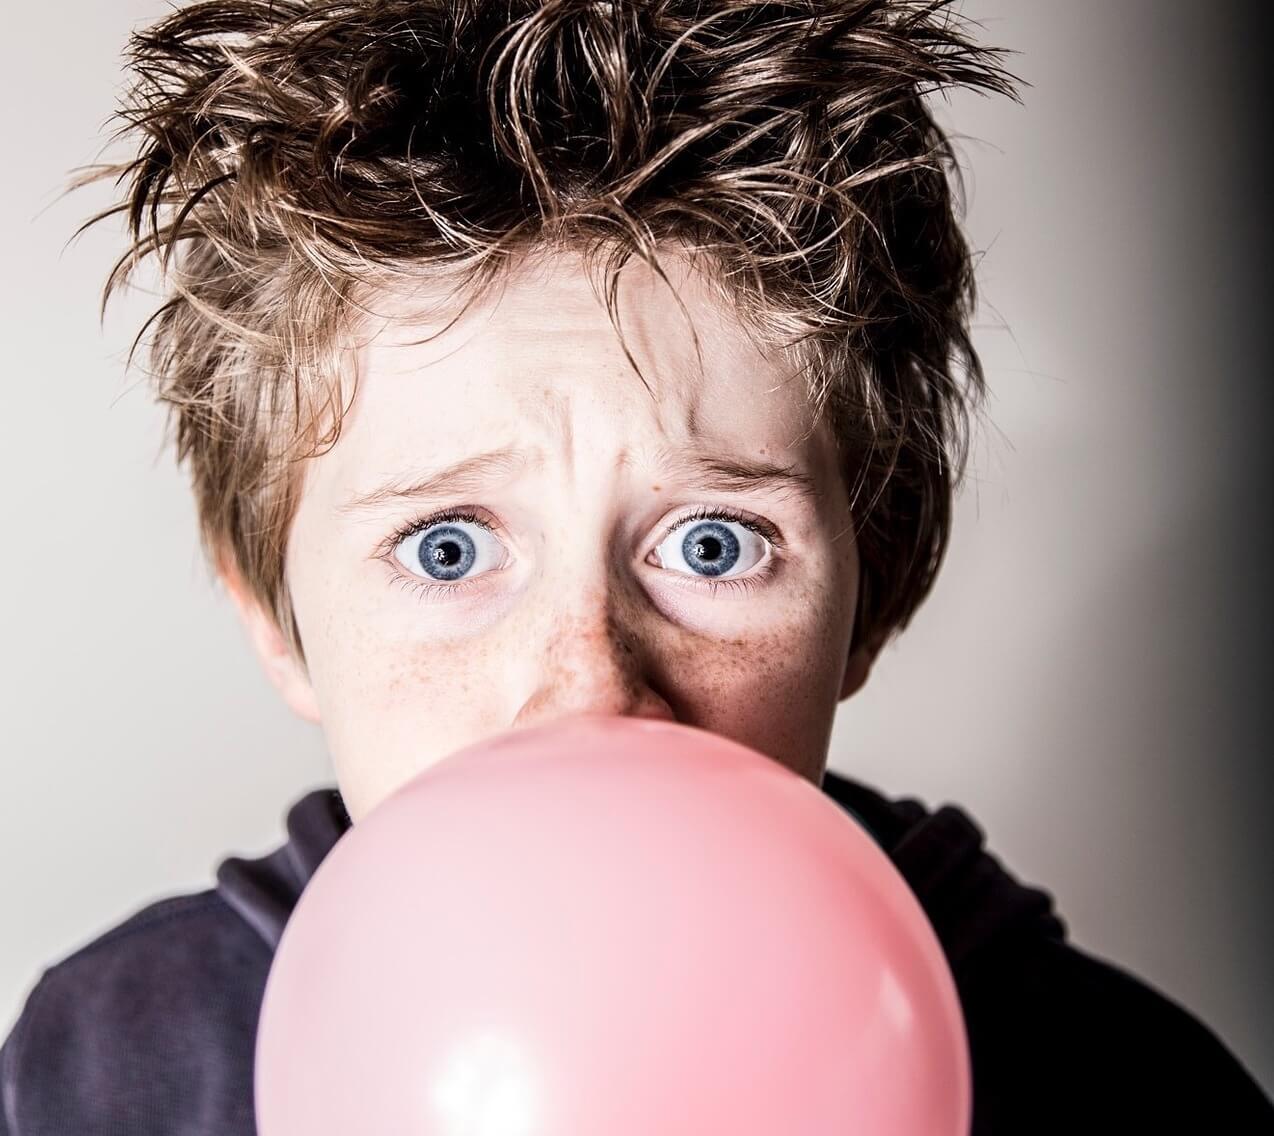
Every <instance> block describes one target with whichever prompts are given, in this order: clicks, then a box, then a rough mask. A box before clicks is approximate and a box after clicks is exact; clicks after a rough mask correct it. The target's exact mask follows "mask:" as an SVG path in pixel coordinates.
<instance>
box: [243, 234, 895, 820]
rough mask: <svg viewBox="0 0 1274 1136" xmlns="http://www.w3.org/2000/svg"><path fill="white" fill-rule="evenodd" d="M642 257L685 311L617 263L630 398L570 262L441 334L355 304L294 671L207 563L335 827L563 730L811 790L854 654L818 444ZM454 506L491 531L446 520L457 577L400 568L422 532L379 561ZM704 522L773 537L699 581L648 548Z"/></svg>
mask: <svg viewBox="0 0 1274 1136" xmlns="http://www.w3.org/2000/svg"><path fill="white" fill-rule="evenodd" d="M660 263H661V265H662V266H663V268H664V270H665V272H666V273H667V275H668V278H669V283H671V285H672V287H673V288H675V290H676V293H677V295H679V296H680V299H681V302H682V303H683V304H684V305H685V309H686V310H685V312H683V311H682V309H681V307H680V306H679V304H678V302H677V296H675V295H674V294H673V292H672V291H670V289H669V285H668V284H667V283H665V282H664V281H662V280H660V279H659V278H658V276H657V275H656V274H655V272H654V271H653V270H651V269H650V268H649V267H648V266H647V265H646V264H645V263H644V262H641V261H640V260H634V261H631V262H630V263H629V264H628V265H627V266H626V267H625V269H624V271H623V273H622V275H621V283H620V289H619V304H620V316H621V322H622V327H623V329H624V335H625V337H626V339H627V340H628V343H629V347H630V349H631V350H632V352H633V355H634V357H635V359H636V361H637V363H638V365H639V366H640V368H641V371H642V374H643V375H644V376H645V378H646V381H647V383H649V384H650V388H651V390H650V391H647V389H646V387H645V386H643V384H642V382H641V380H640V379H639V378H638V376H637V375H636V374H635V373H634V372H633V371H632V369H631V367H630V366H629V364H628V362H627V360H626V359H625V357H624V354H623V349H622V346H621V344H620V342H619V340H618V338H617V337H616V335H615V332H614V330H613V328H612V326H611V324H610V323H609V321H608V319H607V316H606V312H605V309H604V306H603V305H602V303H601V302H600V301H599V299H598V298H597V296H596V294H595V293H594V292H593V290H592V288H591V287H590V284H589V281H588V279H587V277H586V276H585V275H584V273H583V271H582V269H581V267H580V264H579V262H578V260H577V258H576V257H575V255H574V254H572V253H569V252H555V253H552V254H548V255H544V256H541V257H539V258H538V259H537V260H535V261H532V262H528V263H526V264H524V265H523V266H522V267H521V268H519V270H518V271H517V272H516V273H515V274H514V275H513V276H512V277H511V278H510V280H509V282H508V284H507V286H506V287H505V288H504V290H503V292H500V291H497V292H495V293H493V294H492V296H491V297H490V298H489V299H487V300H485V301H484V302H482V303H479V304H475V305H473V306H472V307H471V308H470V310H469V311H468V312H467V313H466V314H465V316H464V317H463V318H462V319H461V320H460V321H459V322H457V323H456V324H455V325H453V326H452V327H451V328H450V329H448V330H447V331H445V332H443V334H442V335H440V336H439V337H438V338H437V339H435V340H434V341H432V342H429V343H421V342H419V341H420V340H421V339H422V338H424V337H425V336H426V335H428V334H431V333H433V332H435V331H437V330H438V329H439V328H441V327H442V326H443V325H444V324H445V323H446V322H447V318H449V316H443V317H438V318H434V317H428V318H425V319H422V317H421V314H420V313H421V305H420V303H419V299H417V300H416V302H415V303H414V304H408V303H407V302H405V300H404V299H402V298H398V299H395V298H394V297H390V296H386V295H382V296H380V297H378V299H377V300H376V302H375V303H374V305H373V307H374V309H375V311H376V312H377V313H378V315H381V316H385V317H392V318H383V319H378V320H372V321H368V323H367V326H366V330H365V334H363V335H362V336H361V337H360V342H359V344H358V345H357V347H356V348H354V349H353V360H352V361H353V364H354V366H356V368H357V374H358V376H359V380H358V389H357V394H356V396H355V398H354V400H353V403H352V406H351V409H350V410H349V412H348V413H347V415H346V418H345V420H344V423H343V426H342V432H341V435H340V438H339V439H338V441H337V442H336V444H335V445H334V446H333V447H332V448H331V449H330V450H328V451H327V452H326V453H324V454H321V455H319V456H318V457H315V458H311V459H309V461H308V462H307V465H306V468H305V470H304V483H303V489H302V493H301V498H300V503H299V505H298V508H297V512H296V516H295V518H294V520H293V524H292V528H291V530H290V533H289V537H288V546H287V557H286V571H287V578H288V583H289V587H290V589H291V595H292V600H293V604H294V607H295V612H296V618H297V623H298V626H299V628H300V632H301V639H302V642H303V643H304V645H305V652H306V656H307V658H306V665H302V664H301V663H300V662H299V661H298V660H297V659H295V658H294V657H293V656H291V655H290V654H289V652H288V651H287V649H286V647H285V645H284V642H283V640H282V637H281V636H280V635H279V633H278V630H277V628H276V627H275V626H274V624H273V623H272V621H271V620H270V619H269V617H268V616H267V615H265V614H264V612H263V611H262V609H261V608H260V607H259V606H258V605H257V604H256V603H255V602H254V600H253V599H252V598H251V597H250V596H248V595H247V594H245V590H244V588H243V587H242V586H241V584H240V582H239V581H238V579H237V578H236V576H235V574H234V572H233V570H232V569H229V568H223V571H222V575H223V579H224V581H225V583H226V585H227V588H228V590H229V592H230V594H231V595H232V597H233V598H234V600H235V604H236V608H237V610H238V612H239V615H240V616H241V618H242V619H243V621H244V623H245V626H246V627H247V629H248V632H249V636H250V638H251V641H252V643H253V646H254V648H255V650H256V652H257V654H258V655H259V657H260V659H261V661H262V663H263V665H264V667H265V669H266V673H267V674H268V675H269V677H270V679H271V681H272V682H274V684H275V685H276V686H277V687H278V688H279V690H280V692H281V693H282V695H283V697H284V698H285V699H286V701H287V702H288V704H289V705H290V706H291V707H292V709H293V710H294V711H295V712H296V713H298V714H299V715H301V716H302V717H303V718H305V719H307V720H309V721H312V722H315V723H318V724H319V725H320V726H321V728H322V730H323V732H324V735H325V739H326V742H327V744H328V747H329V751H330V753H331V756H332V760H333V766H334V769H335V772H336V776H337V781H338V783H339V786H340V789H341V793H342V796H343V798H344V800H345V804H346V807H347V808H348V810H349V812H350V815H351V817H352V818H353V820H354V821H355V823H357V821H358V820H359V819H360V818H361V817H363V816H365V815H366V814H367V813H368V812H369V811H370V810H371V809H372V808H374V807H375V806H376V805H377V804H378V803H379V802H380V801H381V800H383V799H384V798H385V797H386V796H388V795H389V794H391V793H392V792H393V791H394V790H395V789H397V788H398V787H400V786H401V785H402V784H404V783H405V782H406V781H407V780H409V779H411V778H412V777H413V776H414V775H415V774H417V773H418V772H420V771H421V770H423V769H424V768H425V767H427V766H429V765H430V764H432V763H434V762H436V761H438V760H439V759H441V758H442V757H444V756H446V755H447V754H448V753H451V752H453V751H455V750H457V749H459V748H461V747H463V746H467V745H470V744H472V743H474V742H476V741H479V740H480V739H482V738H484V737H488V736H490V735H493V734H496V733H499V732H502V731H504V730H508V729H515V728H520V727H525V726H532V725H540V724H543V723H546V722H549V721H552V720H554V719H557V718H560V717H564V716H568V715H572V714H586V713H600V714H624V715H634V716H645V717H657V718H667V719H673V720H677V721H680V722H685V723H688V724H690V725H694V726H699V727H701V728H704V729H708V730H712V731H714V732H716V733H719V734H722V735H725V736H726V737H730V738H733V739H735V740H737V741H740V742H743V743H744V744H746V745H749V746H752V747H753V748H754V749H757V750H759V751H761V752H762V753H765V754H768V755H769V756H770V757H772V758H774V759H776V760H778V761H780V762H782V763H783V764H784V765H786V766H788V767H789V768H791V769H793V770H795V771H796V772H797V773H799V774H801V775H802V776H804V777H806V778H808V779H809V780H811V781H812V782H813V783H815V784H819V783H820V782H821V779H822V776H823V770H824V768H825V765H826V759H827V746H828V741H829V737H830V733H831V727H832V720H833V717H834V713H835V709H836V704H837V701H838V700H839V699H844V698H848V697H849V696H850V695H851V694H853V693H854V692H855V691H856V690H857V689H858V688H859V687H860V686H861V685H862V683H863V682H864V681H865V680H866V678H867V675H868V672H869V670H870V665H871V662H872V659H873V658H874V655H875V653H876V650H877V649H878V646H879V645H878V644H868V645H866V646H864V647H863V648H860V649H859V650H858V651H856V652H855V654H854V655H853V656H850V654H849V643H850V638H851V634H852V631H853V614H854V600H855V597H856V595H857V589H858V574H859V564H858V556H857V551H856V549H855V544H854V539H853V528H852V524H851V519H850V512H849V504H848V499H847V494H846V490H845V486H844V482H843V479H842V477H841V476H840V474H839V472H838V470H837V462H836V455H835V447H834V443H833V440H832V437H831V435H830V432H829V431H828V430H827V428H826V427H825V426H823V425H821V424H820V425H819V426H818V427H817V428H816V429H814V430H811V429H810V426H811V417H810V413H809V409H808V405H807V401H806V396H805V392H804V388H803V384H802V382H801V380H800V379H799V378H798V377H795V375H794V371H793V368H792V366H791V363H790V362H789V361H787V360H786V359H785V358H784V357H782V356H779V355H777V354H769V353H766V352H764V351H762V350H761V349H759V348H758V347H757V346H756V345H754V344H753V343H752V342H751V341H750V340H749V339H748V337H747V335H746V334H745V333H744V329H743V328H742V327H741V326H740V325H739V324H738V322H737V321H736V320H735V318H734V317H733V316H732V315H731V314H730V313H729V312H728V310H727V308H726V307H725V306H724V305H723V304H722V303H721V302H720V301H719V300H718V299H717V297H716V296H715V295H714V294H713V292H712V290H711V289H710V287H709V286H708V284H707V282H706V280H705V279H704V278H703V277H702V276H701V275H700V274H699V271H698V270H697V269H695V268H693V267H691V266H690V265H689V263H688V262H687V261H685V260H683V259H681V258H678V257H669V256H667V255H661V257H660ZM687 316H688V317H689V319H690V320H692V321H693V324H694V328H695V329H696V330H697V331H698V335H699V340H700V345H701V350H702V369H701V368H700V364H699V362H698V359H697V357H696V354H695V349H694V343H693V337H692V333H691V326H690V324H689V323H688V322H687ZM504 446H509V447H515V448H517V449H519V450H523V451H525V452H526V453H527V454H528V457H527V459H526V460H525V461H524V462H521V463H517V462H514V463H506V465H505V466H504V467H503V469H504V473H505V474H506V475H507V476H506V479H505V480H504V481H503V483H500V484H493V485H488V486H486V487H483V488H479V487H478V486H476V485H474V484H470V485H467V486H459V487H456V488H455V489H454V490H452V491H450V492H446V493H444V494H442V495H440V496H437V497H433V498H430V499H428V500H425V499H421V500H382V501H380V502H379V503H374V504H371V505H366V506H363V507H360V508H358V509H353V508H350V507H348V505H349V502H350V501H351V499H353V498H356V497H359V496H363V495H366V494H368V493H369V492H370V491H371V490H374V489H376V488H379V487H381V486H382V485H383V484H385V483H387V482H392V483H395V484H399V485H402V484H409V483H411V482H412V481H417V480H419V479H420V477H421V476H422V474H424V473H427V472H433V471H435V470H437V469H439V468H441V467H443V466H446V465H449V464H451V463H453V462H456V461H459V460H461V459H464V458H469V457H472V456H474V455H476V454H479V453H482V452H484V451H488V450H492V449H496V448H499V447H504ZM661 452H662V453H665V454H670V455H672V456H674V457H688V456H692V455H695V454H699V455H703V454H713V455H724V456H728V457H730V458H734V459H740V458H742V459H747V460H752V461H756V460H760V461H766V462H770V463H776V464H778V465H782V466H791V467H793V468H794V469H795V470H796V471H798V472H800V473H802V474H804V475H805V476H806V477H808V479H809V480H810V482H811V483H812V486H813V487H814V489H815V496H814V499H813V500H808V499H807V498H806V497H805V496H804V495H803V494H801V493H799V492H796V491H794V490H793V489H791V488H790V487H786V486H781V487H777V488H775V487H767V488H764V489H762V488H756V487H747V488H741V487H740V488H733V487H732V488H729V489H720V488H715V489H707V488H705V487H704V485H703V482H702V479H701V478H699V477H696V476H693V475H689V474H686V473H678V472H675V471H673V470H672V469H670V468H669V467H668V466H667V465H666V464H665V463H663V462H661V461H659V454H660V453H661ZM453 507H458V508H463V509H467V510H468V511H470V512H472V513H473V514H474V515H475V516H477V517H479V518H480V519H481V520H483V521H485V522H487V523H488V524H490V525H491V526H492V532H490V533H486V532H484V531H483V530H482V529H481V527H480V526H478V525H475V524H471V523H469V522H448V523H451V524H454V525H455V526H456V527H457V528H460V529H461V530H462V531H463V532H464V533H465V534H467V535H468V536H469V538H470V539H471V540H472V541H473V542H474V543H473V547H474V548H475V549H477V550H478V552H479V556H480V559H479V561H478V562H477V563H476V564H475V565H474V566H473V568H471V569H470V570H469V572H468V575H467V576H466V577H463V579H464V580H465V586H464V587H462V588H460V589H459V590H451V591H447V590H445V589H447V588H448V587H450V588H452V589H455V584H454V583H452V584H448V583H446V582H444V581H439V580H437V579H436V578H434V577H433V576H431V575H430V574H429V568H428V565H427V564H426V565H422V564H421V562H420V559H419V552H420V545H421V540H422V538H423V536H424V535H425V532H427V530H425V532H422V533H417V534H415V535H413V536H409V537H407V538H406V539H405V540H402V541H400V542H399V543H398V544H397V546H395V545H394V534H395V532H397V531H401V530H402V529H403V528H404V527H405V526H407V525H408V524H409V523H410V522H414V521H416V520H419V519H420V518H422V517H425V516H427V515H428V514H430V513H432V512H436V511H438V510H441V509H445V508H453ZM717 507H727V508H730V509H733V510H736V511H738V512H740V513H742V514H743V515H744V516H745V517H747V518H750V519H759V520H762V521H766V522H768V523H769V524H770V525H772V526H774V528H775V529H776V530H777V535H778V536H779V537H780V540H779V541H770V540H768V539H766V538H757V537H755V536H753V535H752V534H751V533H750V532H749V530H748V529H747V528H745V527H744V526H743V525H741V524H739V523H738V522H736V521H727V522H723V523H724V524H725V527H726V528H727V529H728V530H729V532H730V533H732V534H733V535H734V536H735V537H736V538H738V539H739V540H740V542H741V552H740V559H739V560H738V562H737V564H736V565H735V566H734V567H731V568H730V569H729V570H728V571H727V572H725V573H724V574H723V575H722V576H721V577H720V578H719V579H718V580H716V581H712V582H710V577H708V576H706V575H704V574H703V571H702V562H699V563H698V564H696V565H691V564H690V562H689V561H687V560H685V559H682V558H680V557H678V556H677V554H676V550H677V549H679V548H680V547H681V546H682V542H683V539H684V537H685V536H686V535H687V534H688V533H689V532H690V531H691V530H693V529H695V527H696V526H697V525H702V524H703V523H704V522H703V521H701V520H691V521H689V522H687V523H685V524H683V525H681V526H680V527H678V528H677V529H676V530H675V532H674V534H672V535H671V536H669V535H667V534H666V530H667V529H668V527H669V525H671V524H673V523H674V522H676V521H678V520H679V519H680V518H681V517H682V516H684V515H688V514H690V513H692V512H693V511H694V510H696V509H701V508H717ZM455 548H456V546H455V545H454V544H453V545H451V546H450V552H452V553H454V552H455ZM444 555H446V553H444ZM758 557H759V559H758ZM754 561H755V563H753V562H754ZM727 579H728V580H731V581H733V582H734V586H720V585H721V584H722V582H723V581H724V580H727ZM744 580H751V582H752V583H754V585H755V586H754V587H752V588H750V589H745V588H743V587H741V586H739V582H740V581H744ZM712 583H716V584H717V585H718V586H717V587H716V588H715V589H714V588H713V586H712ZM419 585H432V586H433V589H434V590H433V592H432V594H430V593H422V592H421V591H420V590H418V586H419Z"/></svg>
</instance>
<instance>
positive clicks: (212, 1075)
mask: <svg viewBox="0 0 1274 1136" xmlns="http://www.w3.org/2000/svg"><path fill="white" fill-rule="evenodd" d="M270 960H271V952H270V951H269V950H268V949H267V948H266V946H265V945H264V944H263V943H262V942H261V941H260V939H259V937H258V936H256V935H255V934H254V933H253V932H252V930H251V928H249V927H248V926H247V925H245V924H244V922H243V920H242V919H240V918H239V917H238V915H237V914H236V913H235V912H234V911H233V910H232V909H231V908H230V907H229V906H228V905H227V904H226V903H225V901H224V900H223V899H222V898H221V897H220V896H219V895H218V893H217V892H216V891H215V890H213V889H209V890H207V891H202V892H197V893H194V894H189V895H180V896H172V897H169V898H166V899H162V900H159V901H157V902H155V903H152V904H150V905H148V906H147V907H144V908H142V909H141V910H140V911H138V912H136V913H135V914H133V915H131V916H130V917H128V918H127V919H125V920H123V921H122V922H121V923H119V924H118V925H116V926H114V927H112V928H111V929H110V930H108V931H106V932H104V933H103V934H102V935H100V936H98V937H97V938H96V939H94V940H93V941H92V942H90V943H88V944H87V945H85V946H83V947H81V948H80V949H78V950H76V951H75V952H74V953H73V954H71V955H69V956H68V957H66V958H64V959H62V960H61V961H60V962H57V963H55V964H54V965H52V966H50V967H48V968H46V969H45V970H44V971H43V972H42V973H41V975H40V977H39V980H38V981H37V982H36V984H35V986H34V987H33V988H32V989H31V991H30V993H29V994H28V996H27V998H26V1001H25V1004H24V1006H23V1009H22V1012H21V1015H20V1016H19V1018H18V1021H17V1023H16V1025H15V1026H14V1028H13V1030H12V1032H11V1033H10V1035H9V1038H8V1040H7V1041H6V1042H5V1045H4V1048H3V1050H2V1051H0V1053H2V1057H0V1090H2V1101H3V1116H4V1123H5V1127H4V1128H0V1132H4V1133H6V1134H7V1136H46V1134H47V1136H53V1134H54V1133H64V1132H90V1131H94V1132H96V1131H120V1132H123V1131H127V1132H129V1133H133V1134H136V1136H151V1134H152V1133H153V1134H154V1136H160V1134H161V1133H171V1132H174V1131H180V1130H184V1131H190V1130H191V1129H190V1128H189V1127H188V1125H189V1124H190V1120H191V1117H192V1116H202V1117H205V1118H207V1119H208V1120H209V1121H214V1120H215V1124H214V1125H213V1127H211V1128H209V1129H208V1130H209V1131H212V1130H213V1128H215V1129H216V1130H217V1131H219V1132H222V1133H225V1134H226V1136H238V1134H239V1133H243V1134H244V1136H247V1134H249V1133H251V1132H252V1130H253V1127H252V1116H251V1108H252V1090H251V1074H252V1057H253V1052H254V1047H255V1037H256V1022H257V1016H258V1012H259V1008H260V1002H261V997H262V995H263V993H264V989H265V979H266V975H267V974H268V972H269V967H270Z"/></svg>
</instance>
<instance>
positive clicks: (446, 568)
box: [394, 516, 502, 583]
mask: <svg viewBox="0 0 1274 1136" xmlns="http://www.w3.org/2000/svg"><path fill="white" fill-rule="evenodd" d="M501 551H502V548H501V545H500V542H499V541H498V540H496V538H495V536H494V535H493V534H492V532H491V530H490V529H489V528H488V527H487V526H486V525H485V524H484V523H483V522H481V521H479V520H478V519H477V518H476V517H456V516H449V517H440V518H437V519H435V520H433V521H428V520H426V521H425V522H424V523H422V524H418V525H416V526H415V528H414V531H411V530H409V531H408V532H407V533H405V534H404V535H403V536H402V538H401V539H400V540H399V541H398V543H397V544H396V545H395V546H394V556H395V557H396V558H397V560H398V562H399V563H400V564H402V565H403V567H404V568H407V569H409V570H410V571H411V572H412V573H413V574H414V575H417V576H422V575H423V576H424V577H425V578H427V579H430V580H437V581H439V582H440V583H450V582H452V581H454V580H460V579H462V578H464V577H467V576H471V575H472V576H476V575H481V574H482V573H483V572H487V571H490V570H491V569H492V568H498V567H499V566H500V561H501V556H500V553H501Z"/></svg>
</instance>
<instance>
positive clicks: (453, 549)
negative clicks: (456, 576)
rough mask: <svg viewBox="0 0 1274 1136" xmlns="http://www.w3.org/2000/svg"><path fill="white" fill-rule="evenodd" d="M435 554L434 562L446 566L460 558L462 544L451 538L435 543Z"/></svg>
mask: <svg viewBox="0 0 1274 1136" xmlns="http://www.w3.org/2000/svg"><path fill="white" fill-rule="evenodd" d="M433 554H434V563H435V564H438V565H441V566H442V567H443V568H446V567H448V566H449V565H452V564H454V563H455V562H456V561H457V560H459V559H460V546H459V545H458V544H457V543H456V542H455V541H454V540H449V541H446V542H445V543H444V544H439V545H435V546H434V550H433Z"/></svg>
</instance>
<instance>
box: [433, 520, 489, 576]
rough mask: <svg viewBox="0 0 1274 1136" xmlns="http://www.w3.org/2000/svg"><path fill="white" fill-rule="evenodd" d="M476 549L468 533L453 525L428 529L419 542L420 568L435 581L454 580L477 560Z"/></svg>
mask: <svg viewBox="0 0 1274 1136" xmlns="http://www.w3.org/2000/svg"><path fill="white" fill-rule="evenodd" d="M477 557H478V553H477V549H476V548H475V547H474V544H473V541H472V539H470V537H469V535H468V533H466V532H464V530H462V529H458V528H456V527H455V526H454V525H439V526H438V527H437V528H435V529H430V530H429V532H428V533H426V534H425V538H424V540H422V541H421V542H420V566H421V567H422V568H424V570H425V571H426V572H428V573H429V575H431V576H432V577H433V578H434V579H435V580H456V579H459V577H461V576H463V575H464V574H465V573H466V572H468V571H469V569H470V568H472V567H473V562H474V561H475V560H476V559H477Z"/></svg>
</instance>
